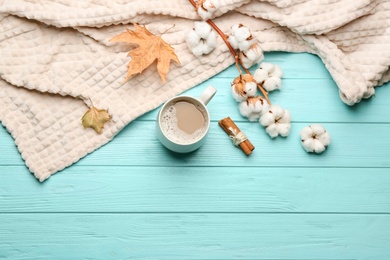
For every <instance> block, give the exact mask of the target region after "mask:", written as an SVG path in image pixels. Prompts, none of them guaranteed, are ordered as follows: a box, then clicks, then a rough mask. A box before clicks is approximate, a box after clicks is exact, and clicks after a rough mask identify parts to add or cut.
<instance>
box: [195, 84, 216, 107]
mask: <svg viewBox="0 0 390 260" xmlns="http://www.w3.org/2000/svg"><path fill="white" fill-rule="evenodd" d="M215 93H217V89H216V88H214V87H213V86H208V87H207V88H206V89H205V90H204V91H203V93H202V94H201V95H200V96H199V97H198V99H199V100H200V101H202V103H203V104H205V105H207V104H208V103H209V102H210V100H211V99H212V98H213V97H214V95H215Z"/></svg>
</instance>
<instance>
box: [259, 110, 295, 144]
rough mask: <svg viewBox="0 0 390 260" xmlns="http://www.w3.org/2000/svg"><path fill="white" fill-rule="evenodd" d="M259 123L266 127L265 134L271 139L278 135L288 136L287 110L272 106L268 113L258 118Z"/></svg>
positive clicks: (288, 120) (289, 116)
mask: <svg viewBox="0 0 390 260" xmlns="http://www.w3.org/2000/svg"><path fill="white" fill-rule="evenodd" d="M259 123H260V124H261V125H262V126H265V127H266V132H267V133H268V134H269V135H270V136H271V137H272V138H274V137H276V136H278V135H281V136H283V137H285V136H288V135H289V134H290V128H291V115H290V112H289V111H288V110H285V109H283V108H281V107H280V106H278V105H274V106H271V107H270V109H269V112H268V113H264V114H262V115H261V116H260V120H259Z"/></svg>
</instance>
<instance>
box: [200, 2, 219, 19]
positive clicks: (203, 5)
mask: <svg viewBox="0 0 390 260" xmlns="http://www.w3.org/2000/svg"><path fill="white" fill-rule="evenodd" d="M219 7H220V4H219V0H199V1H198V4H197V8H196V10H197V12H198V15H199V16H200V17H201V18H202V19H203V20H204V21H206V20H208V19H211V18H212V17H213V14H214V12H215V11H216V10H217V9H218V8H219Z"/></svg>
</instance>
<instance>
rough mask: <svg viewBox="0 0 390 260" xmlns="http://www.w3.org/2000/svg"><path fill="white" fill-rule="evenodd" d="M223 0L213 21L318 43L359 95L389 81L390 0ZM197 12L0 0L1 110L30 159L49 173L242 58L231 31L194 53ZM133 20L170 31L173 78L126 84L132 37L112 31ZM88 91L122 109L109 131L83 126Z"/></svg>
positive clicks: (313, 48)
mask: <svg viewBox="0 0 390 260" xmlns="http://www.w3.org/2000/svg"><path fill="white" fill-rule="evenodd" d="M220 3H221V6H222V7H221V8H220V9H219V10H218V11H217V12H216V13H215V19H214V22H215V23H216V24H217V25H218V26H219V27H220V28H221V29H222V31H224V32H226V33H228V32H229V30H230V26H232V25H233V24H235V23H242V24H244V25H246V26H247V27H249V28H250V29H251V31H252V33H253V34H254V36H255V37H257V38H258V39H259V41H260V43H261V47H262V48H263V50H264V51H288V52H309V53H314V54H317V55H318V56H319V57H320V58H321V59H322V61H323V62H324V64H325V65H326V67H327V69H328V70H329V72H330V73H331V75H332V77H333V78H334V80H335V82H336V83H337V86H338V88H339V90H340V97H341V99H342V100H343V101H344V102H345V103H347V104H349V105H352V104H355V103H357V102H359V101H360V100H361V99H362V98H368V97H370V96H371V95H372V94H373V93H374V87H376V86H379V85H382V84H383V83H385V82H387V81H389V80H390V72H389V65H390V48H389V47H390V46H389V45H390V44H389V43H390V29H389V28H390V26H389V25H390V1H386V0H339V1H337V0H310V1H309V0H252V1H250V0H220ZM195 20H199V17H198V16H197V13H196V12H195V11H194V8H193V7H192V5H191V4H190V3H189V2H188V1H187V0H111V1H107V0H86V1H79V0H0V57H1V58H0V120H1V122H2V124H3V125H4V126H5V127H6V128H7V130H8V131H9V132H10V133H11V134H12V136H13V138H14V139H15V143H16V144H17V146H18V149H19V151H20V152H21V155H22V157H23V159H24V160H25V163H26V165H27V166H28V168H29V170H30V171H31V172H32V173H34V175H35V176H36V177H37V178H38V179H39V180H40V181H43V180H45V179H47V178H48V177H49V176H50V175H51V174H53V173H55V172H57V171H59V170H61V169H63V168H65V167H67V166H69V165H71V164H72V163H74V162H76V161H77V160H79V159H80V158H82V157H83V156H85V155H87V154H88V153H90V152H92V151H94V150H95V149H97V148H99V147H100V146H102V145H104V144H105V143H107V142H108V141H110V140H111V139H112V138H113V137H114V136H115V134H117V133H118V132H119V131H120V130H121V129H122V128H123V127H125V126H126V125H127V124H128V123H129V122H131V121H132V120H134V119H135V118H137V117H138V116H140V115H142V114H144V113H145V112H147V111H150V110H152V109H154V108H156V107H157V106H159V105H160V104H161V103H163V102H164V101H165V100H167V99H168V98H170V97H172V96H174V95H177V94H179V93H181V92H183V91H185V90H187V89H189V88H191V87H193V86H195V85H197V84H199V83H201V82H203V81H205V80H206V79H208V78H210V77H212V76H213V75H215V74H217V73H218V72H220V71H222V70H223V69H225V68H227V67H228V66H230V65H231V64H233V63H234V58H233V57H232V55H231V54H230V52H229V51H228V48H227V47H226V45H225V44H223V42H222V39H218V40H219V43H220V44H219V47H218V48H217V49H216V50H214V51H213V52H212V53H211V54H209V55H207V56H204V57H201V58H196V57H195V56H193V55H192V54H191V52H190V51H189V49H188V48H187V46H186V44H185V35H186V33H187V32H188V30H190V29H191V28H192V27H193V26H194V21H195ZM133 22H136V23H139V24H141V25H146V27H147V29H148V30H150V31H151V32H152V33H153V34H156V35H161V34H162V33H163V32H165V33H164V34H163V36H162V37H163V39H164V40H165V41H166V42H167V43H169V44H170V45H171V46H172V47H174V49H175V52H176V54H177V56H178V57H179V60H180V62H181V65H177V64H175V63H172V64H171V69H170V71H169V73H168V77H167V82H166V83H165V84H162V82H161V80H160V78H159V76H158V73H157V71H156V68H155V66H151V67H149V68H148V69H147V70H146V71H145V72H144V73H142V74H141V75H137V76H135V77H133V78H132V79H130V81H128V82H126V83H124V77H125V75H126V71H127V66H126V64H127V63H128V62H129V57H127V53H128V51H129V50H130V49H131V48H133V47H134V46H129V45H126V44H120V45H119V44H113V43H109V42H108V40H109V39H111V38H112V37H113V36H115V35H117V34H119V33H121V32H123V31H125V29H126V28H133V27H132V26H131V25H130V23H133ZM172 24H175V27H173V28H171V27H172ZM168 28H171V29H169V30H168V31H167V29H168ZM166 31H167V32H166ZM90 99H91V100H93V102H94V105H95V106H96V107H98V108H100V109H108V110H109V112H110V114H111V115H112V120H111V121H110V122H109V123H107V124H106V125H105V128H104V132H103V134H101V135H98V134H96V132H95V131H94V130H93V129H90V128H88V129H84V128H83V126H82V125H81V117H82V116H83V114H84V113H85V112H86V110H87V109H88V107H87V105H89V100H90Z"/></svg>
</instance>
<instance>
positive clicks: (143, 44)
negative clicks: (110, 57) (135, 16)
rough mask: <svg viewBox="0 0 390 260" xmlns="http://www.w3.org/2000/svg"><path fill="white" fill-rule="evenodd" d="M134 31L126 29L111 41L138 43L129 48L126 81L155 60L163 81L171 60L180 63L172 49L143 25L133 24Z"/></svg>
mask: <svg viewBox="0 0 390 260" xmlns="http://www.w3.org/2000/svg"><path fill="white" fill-rule="evenodd" d="M134 26H135V29H136V30H135V31H131V30H127V32H123V33H121V34H119V35H117V36H115V37H114V38H112V39H111V40H110V41H111V42H126V43H135V44H138V45H139V47H137V48H136V49H134V50H131V51H130V52H129V54H128V56H131V61H130V62H129V64H128V65H127V67H128V71H127V75H126V79H125V80H126V81H127V80H128V79H129V78H130V77H131V76H133V75H134V74H138V73H142V71H144V69H146V68H147V67H149V66H150V65H151V64H152V63H153V62H154V61H155V60H157V71H158V73H159V74H160V77H161V79H162V81H163V83H165V80H166V77H167V74H168V71H169V67H170V62H171V60H174V61H175V62H177V63H178V64H180V61H179V59H178V58H177V56H176V54H175V52H174V49H173V48H172V47H171V46H170V45H169V44H167V43H166V42H165V41H164V40H163V39H162V38H161V37H160V36H156V35H154V34H152V33H151V32H149V31H148V30H147V29H146V28H145V26H139V25H138V24H134Z"/></svg>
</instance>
